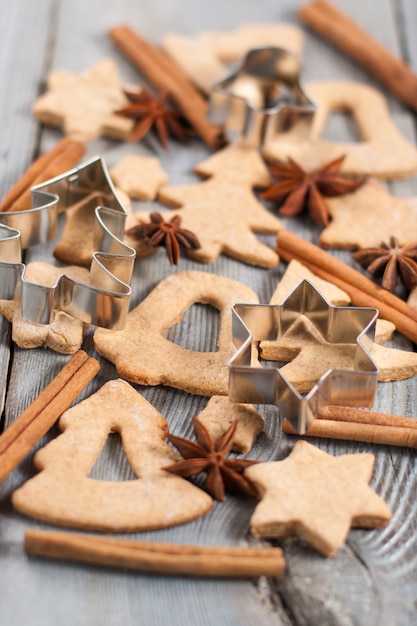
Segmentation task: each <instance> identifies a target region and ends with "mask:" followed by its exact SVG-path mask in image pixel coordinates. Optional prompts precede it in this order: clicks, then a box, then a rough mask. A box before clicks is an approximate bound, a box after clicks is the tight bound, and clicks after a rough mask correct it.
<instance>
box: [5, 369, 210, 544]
mask: <svg viewBox="0 0 417 626" xmlns="http://www.w3.org/2000/svg"><path fill="white" fill-rule="evenodd" d="M59 425H60V428H61V430H63V431H64V432H63V434H62V435H60V436H59V437H57V438H56V439H54V440H53V441H51V442H50V443H49V444H48V445H47V446H45V447H44V448H43V449H41V450H40V451H39V452H38V453H37V454H36V456H35V464H36V466H37V468H38V469H39V470H40V473H39V474H37V475H36V476H35V477H34V478H32V479H30V480H28V481H27V482H26V483H25V484H24V485H23V486H22V487H20V488H19V489H17V490H16V491H15V492H14V493H13V495H12V502H13V505H14V507H15V508H16V509H17V510H18V511H20V512H22V513H25V514H26V515H30V516H33V517H37V518H39V519H42V520H46V521H48V522H51V523H53V524H58V525H62V526H73V527H77V528H83V529H90V530H101V531H110V532H133V531H143V530H152V529H157V528H167V527H169V526H174V525H176V524H183V523H185V522H189V521H191V520H193V519H196V518H197V517H200V516H202V515H204V514H205V513H207V511H209V510H210V508H211V504H212V500H211V498H210V497H209V496H208V495H207V494H206V493H204V492H203V491H202V490H201V489H198V487H195V486H194V485H192V484H191V483H190V482H188V481H187V480H184V479H182V478H179V477H178V476H174V475H172V474H168V473H167V472H164V471H163V470H162V469H161V467H162V466H164V465H167V464H169V463H173V462H174V461H176V460H178V455H177V454H176V453H175V452H174V451H173V449H172V448H171V447H170V446H169V445H168V444H167V443H165V442H164V439H165V437H166V435H167V434H168V426H167V423H166V421H165V419H164V418H163V417H162V415H161V414H160V413H159V412H158V411H157V410H156V409H155V408H154V407H153V406H152V405H151V404H149V402H147V400H145V399H144V398H143V397H142V396H141V395H140V394H139V393H137V392H136V391H135V390H134V389H133V387H131V386H130V385H129V384H128V383H127V382H125V381H123V380H112V381H110V382H108V383H106V384H105V385H103V387H102V388H101V389H99V391H97V392H96V393H95V394H94V395H92V396H90V397H89V398H87V399H86V400H83V401H82V402H80V403H79V404H78V405H76V406H74V407H73V408H71V409H69V410H68V411H66V412H65V413H64V414H63V416H62V417H61V419H60V422H59ZM110 433H118V434H119V435H120V438H121V441H122V446H123V450H124V452H125V454H126V456H127V459H128V461H129V463H130V465H131V468H132V470H133V471H134V473H135V474H136V476H137V479H136V480H123V481H121V482H112V481H106V480H96V479H93V478H90V477H89V473H90V471H91V469H92V468H93V466H94V464H95V462H96V460H97V458H98V457H99V455H100V453H101V451H102V449H103V447H104V445H105V443H106V440H107V438H108V437H109V435H110ZM110 436H115V435H110Z"/></svg>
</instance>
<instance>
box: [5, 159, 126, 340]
mask: <svg viewBox="0 0 417 626" xmlns="http://www.w3.org/2000/svg"><path fill="white" fill-rule="evenodd" d="M77 203H83V204H88V206H91V210H92V211H95V216H96V220H95V230H94V249H95V250H96V251H95V252H94V254H93V258H92V262H91V266H90V281H89V283H88V284H87V283H82V282H80V281H77V280H74V279H73V278H70V277H69V276H66V275H65V273H63V274H62V275H60V276H59V278H58V279H57V281H56V283H55V285H53V286H52V287H46V286H44V285H39V284H35V283H31V282H28V281H26V280H25V270H26V267H25V265H24V263H22V262H21V261H22V249H25V248H27V247H29V246H32V245H36V244H42V243H45V242H47V241H49V240H51V239H53V238H54V237H55V236H56V234H57V227H58V213H59V212H60V211H64V210H65V209H67V208H69V207H71V206H73V205H74V204H77ZM126 215H127V213H126V209H125V208H124V206H123V204H122V203H121V201H120V200H119V198H118V196H117V194H116V191H115V189H114V186H113V183H112V182H111V179H110V176H109V173H108V170H107V167H106V164H105V162H104V160H103V159H102V158H101V157H94V158H93V159H91V160H89V161H86V162H85V163H83V164H81V165H80V166H78V167H75V168H73V169H71V170H69V171H67V172H65V173H64V174H62V175H60V176H57V177H56V178H52V179H50V180H48V181H46V182H44V183H41V184H40V185H37V186H36V187H33V188H32V207H31V209H29V210H27V211H15V212H7V213H0V298H1V299H3V300H21V303H22V316H23V317H25V318H26V319H29V320H31V321H33V322H37V323H40V324H48V323H50V322H51V321H52V319H53V317H54V313H55V311H65V312H66V313H68V314H69V315H71V316H72V317H75V318H77V319H80V320H81V321H83V322H85V323H87V324H94V325H97V326H103V327H104V328H111V329H114V330H120V329H121V328H123V327H124V325H125V323H126V316H127V312H128V306H129V300H130V294H131V288H130V281H131V277H132V272H133V265H134V260H135V251H134V250H133V248H131V247H130V246H127V245H126V244H125V243H123V241H122V240H123V235H124V225H125V219H126Z"/></svg>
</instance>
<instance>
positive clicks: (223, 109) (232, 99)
mask: <svg viewBox="0 0 417 626" xmlns="http://www.w3.org/2000/svg"><path fill="white" fill-rule="evenodd" d="M301 67H302V66H301V62H300V60H299V59H298V58H297V57H296V56H295V55H294V54H292V53H291V52H289V51H288V50H285V49H283V48H277V47H260V48H253V49H252V50H249V52H248V53H247V54H246V55H245V57H244V59H243V61H242V62H241V63H240V64H239V66H238V67H237V69H235V70H234V71H233V72H232V73H231V74H229V75H228V76H227V77H226V78H224V79H222V80H220V81H218V82H216V83H214V84H213V86H212V92H211V95H210V102H209V113H208V115H209V118H210V120H211V121H212V122H213V123H215V124H221V125H223V126H224V127H225V130H226V133H227V134H228V135H229V137H230V138H231V139H232V140H234V139H236V136H239V137H240V139H241V140H242V141H244V143H246V144H248V145H251V146H254V147H259V146H262V145H263V144H264V143H266V142H267V141H268V139H269V138H270V137H272V136H274V135H275V134H276V133H283V132H285V131H288V130H289V129H292V130H293V131H294V130H295V129H296V132H297V135H298V136H299V137H300V139H301V138H302V136H306V135H308V133H309V131H310V127H311V124H312V121H313V117H314V113H315V111H316V108H317V107H316V105H315V104H314V102H313V101H312V100H311V99H310V98H309V96H308V95H307V94H306V93H305V91H304V88H303V87H302V85H301V82H300V74H301Z"/></svg>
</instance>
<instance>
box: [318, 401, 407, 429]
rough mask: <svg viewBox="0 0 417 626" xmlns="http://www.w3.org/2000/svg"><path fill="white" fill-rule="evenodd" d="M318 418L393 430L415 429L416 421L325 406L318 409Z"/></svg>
mask: <svg viewBox="0 0 417 626" xmlns="http://www.w3.org/2000/svg"><path fill="white" fill-rule="evenodd" d="M318 417H319V418H320V419H326V420H336V421H338V422H355V423H357V424H371V425H375V426H390V427H393V428H411V429H417V419H415V418H414V417H403V416H401V415H392V414H391V413H380V412H379V411H367V410H364V409H358V408H357V407H350V406H333V405H327V406H324V407H322V408H321V409H319V413H318Z"/></svg>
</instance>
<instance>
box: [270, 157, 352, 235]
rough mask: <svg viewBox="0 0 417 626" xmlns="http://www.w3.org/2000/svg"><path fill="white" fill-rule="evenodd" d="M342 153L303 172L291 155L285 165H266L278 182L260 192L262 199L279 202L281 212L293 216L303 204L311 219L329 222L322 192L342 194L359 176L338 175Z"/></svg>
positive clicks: (325, 193) (324, 194)
mask: <svg viewBox="0 0 417 626" xmlns="http://www.w3.org/2000/svg"><path fill="white" fill-rule="evenodd" d="M344 158H345V157H344V156H341V157H339V158H338V159H334V161H330V162H329V163H327V164H326V165H323V167H321V168H320V169H318V170H315V171H314V172H310V173H309V172H305V171H304V170H303V168H302V167H301V166H300V165H298V163H296V161H294V160H293V159H291V158H289V159H288V163H289V165H270V166H269V167H270V170H271V173H272V175H273V176H274V177H276V178H277V179H278V182H277V183H275V184H273V185H272V186H271V187H269V188H268V189H267V190H266V191H264V192H263V193H262V194H261V196H260V197H261V198H263V199H264V200H270V201H272V202H276V203H277V204H279V205H282V206H281V207H280V208H279V212H280V213H281V215H286V216H294V215H298V214H299V213H301V212H302V211H303V209H304V207H305V208H306V209H307V211H308V213H309V215H310V217H311V219H312V220H313V221H314V222H316V223H317V224H319V225H320V226H327V224H328V223H329V212H328V209H327V206H326V203H325V201H324V199H323V196H329V197H331V196H342V195H344V194H346V193H351V192H352V191H355V189H357V188H358V187H359V186H360V185H361V184H362V182H363V181H362V180H353V179H350V178H344V177H343V176H340V175H339V170H340V168H341V165H342V163H343V160H344Z"/></svg>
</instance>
